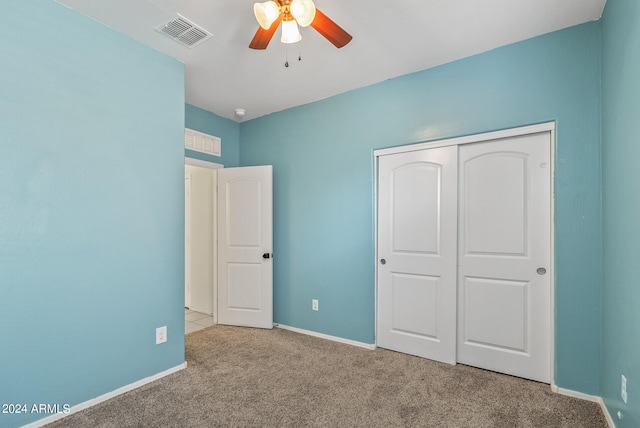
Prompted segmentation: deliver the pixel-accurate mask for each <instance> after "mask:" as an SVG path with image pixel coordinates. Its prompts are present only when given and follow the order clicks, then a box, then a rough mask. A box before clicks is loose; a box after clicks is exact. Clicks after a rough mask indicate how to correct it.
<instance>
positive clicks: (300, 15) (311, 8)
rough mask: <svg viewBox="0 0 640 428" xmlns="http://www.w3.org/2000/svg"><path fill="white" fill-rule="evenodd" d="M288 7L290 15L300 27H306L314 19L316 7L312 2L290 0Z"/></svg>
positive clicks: (310, 0)
mask: <svg viewBox="0 0 640 428" xmlns="http://www.w3.org/2000/svg"><path fill="white" fill-rule="evenodd" d="M289 7H290V10H291V15H293V17H294V18H295V19H296V21H298V25H300V26H301V27H308V26H309V25H311V23H312V22H313V19H314V18H315V17H316V5H315V4H314V3H313V0H292V1H291V5H290V6H289Z"/></svg>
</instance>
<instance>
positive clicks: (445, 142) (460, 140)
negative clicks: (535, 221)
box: [373, 122, 556, 385]
mask: <svg viewBox="0 0 640 428" xmlns="http://www.w3.org/2000/svg"><path fill="white" fill-rule="evenodd" d="M555 129H556V124H555V122H545V123H539V124H535V125H528V126H522V127H518V128H510V129H503V130H499V131H492V132H486V133H481V134H475V135H466V136H462V137H454V138H446V139H442V140H434V141H429V142H422V143H416V144H409V145H404V146H396V147H390V148H385V149H377V150H374V151H373V173H374V178H373V207H374V228H373V229H374V242H375V250H374V253H375V254H374V260H373V266H374V269H375V272H374V287H375V289H374V305H375V308H376V310H375V313H374V328H375V329H376V330H375V331H374V343H375V345H376V346H377V345H378V332H377V325H378V309H377V308H378V268H377V266H378V258H379V257H378V184H377V183H378V159H379V157H380V156H385V155H390V154H396V153H404V152H412V151H416V150H424V149H432V148H438V147H446V146H454V145H462V144H471V143H480V142H484V141H491V140H497V139H501V138H510V137H517V136H520V135H527V134H536V133H539V132H549V133H550V140H551V189H550V195H551V212H550V213H549V214H550V220H551V231H550V232H551V248H550V254H551V272H553V276H552V277H551V278H550V280H551V284H550V287H551V302H550V312H551V314H550V315H551V319H550V334H549V340H550V341H551V343H550V352H551V356H550V358H551V374H550V378H551V384H552V385H554V384H555V272H556V270H555V251H554V248H555V218H554V212H555Z"/></svg>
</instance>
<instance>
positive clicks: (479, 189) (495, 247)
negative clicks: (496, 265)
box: [461, 152, 529, 256]
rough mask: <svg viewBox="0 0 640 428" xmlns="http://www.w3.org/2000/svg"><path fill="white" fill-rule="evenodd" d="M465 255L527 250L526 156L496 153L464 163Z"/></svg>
mask: <svg viewBox="0 0 640 428" xmlns="http://www.w3.org/2000/svg"><path fill="white" fill-rule="evenodd" d="M463 168H464V171H465V182H464V194H463V195H461V197H462V198H464V206H465V217H464V218H465V223H466V224H465V226H466V227H465V230H466V235H465V240H464V244H465V252H466V253H473V254H500V255H509V256H522V255H524V254H525V253H526V251H527V230H528V225H527V203H528V200H529V196H528V195H527V189H528V184H527V155H526V154H524V153H515V152H497V153H490V154H486V155H480V156H477V157H474V158H472V159H469V160H467V161H465V164H464V166H463Z"/></svg>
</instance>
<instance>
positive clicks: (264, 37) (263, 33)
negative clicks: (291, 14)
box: [249, 14, 282, 49]
mask: <svg viewBox="0 0 640 428" xmlns="http://www.w3.org/2000/svg"><path fill="white" fill-rule="evenodd" d="M280 21H282V14H280V15H279V16H278V18H277V19H276V20H275V21H273V24H271V27H269V29H268V30H265V29H264V28H262V27H258V31H256V34H255V36H253V40H251V43H249V47H250V48H251V49H266V48H267V46H268V45H269V42H270V41H271V38H272V37H273V34H274V33H275V32H276V30H277V29H278V25H280Z"/></svg>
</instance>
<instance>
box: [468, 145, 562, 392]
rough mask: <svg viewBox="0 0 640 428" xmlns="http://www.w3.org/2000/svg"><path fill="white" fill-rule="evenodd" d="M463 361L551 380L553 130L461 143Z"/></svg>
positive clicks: (500, 370) (509, 372) (547, 380)
mask: <svg viewBox="0 0 640 428" xmlns="http://www.w3.org/2000/svg"><path fill="white" fill-rule="evenodd" d="M459 169H460V171H459V186H460V193H459V228H458V230H459V254H458V260H459V271H458V281H459V283H458V362H460V363H463V364H468V365H472V366H476V367H481V368H485V369H489V370H494V371H498V372H502V373H507V374H511V375H515V376H520V377H524V378H528V379H533V380H537V381H541V382H547V383H549V382H550V376H551V358H550V357H551V351H550V343H551V340H550V334H551V330H550V319H551V313H550V301H551V295H550V284H551V283H550V278H551V272H550V266H551V257H550V248H551V245H550V239H551V237H550V231H551V224H550V213H551V197H550V195H551V193H550V192H551V174H550V170H551V167H550V133H549V132H544V133H539V134H533V135H527V136H519V137H512V138H506V139H502V140H496V141H492V142H486V143H479V144H468V145H463V146H460V151H459Z"/></svg>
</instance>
